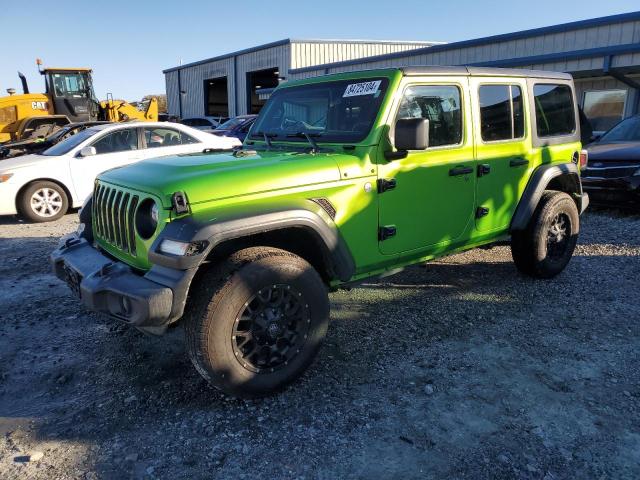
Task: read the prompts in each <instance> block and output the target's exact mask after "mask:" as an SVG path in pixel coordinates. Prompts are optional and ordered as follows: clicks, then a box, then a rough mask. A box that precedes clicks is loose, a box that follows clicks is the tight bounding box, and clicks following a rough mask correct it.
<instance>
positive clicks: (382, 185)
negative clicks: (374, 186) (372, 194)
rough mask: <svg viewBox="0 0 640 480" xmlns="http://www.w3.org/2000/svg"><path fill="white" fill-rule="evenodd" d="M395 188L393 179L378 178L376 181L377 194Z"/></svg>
mask: <svg viewBox="0 0 640 480" xmlns="http://www.w3.org/2000/svg"><path fill="white" fill-rule="evenodd" d="M394 188H396V179H395V178H379V179H378V193H383V192H386V191H387V190H393V189H394Z"/></svg>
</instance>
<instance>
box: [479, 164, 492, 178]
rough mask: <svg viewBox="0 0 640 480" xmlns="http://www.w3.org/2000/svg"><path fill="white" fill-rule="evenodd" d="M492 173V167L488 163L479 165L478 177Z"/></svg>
mask: <svg viewBox="0 0 640 480" xmlns="http://www.w3.org/2000/svg"><path fill="white" fill-rule="evenodd" d="M490 173H491V165H489V164H488V163H481V164H480V165H478V176H479V177H483V176H485V175H489V174H490Z"/></svg>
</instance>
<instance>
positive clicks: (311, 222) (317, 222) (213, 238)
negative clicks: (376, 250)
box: [149, 209, 355, 281]
mask: <svg viewBox="0 0 640 480" xmlns="http://www.w3.org/2000/svg"><path fill="white" fill-rule="evenodd" d="M296 227H298V228H305V229H307V230H309V231H311V232H312V233H314V234H315V235H316V236H317V238H318V240H319V241H320V243H321V244H322V245H323V247H324V249H325V252H324V253H325V257H326V258H327V259H328V260H329V262H330V265H328V266H329V267H330V268H329V271H330V272H332V273H333V274H334V275H335V276H336V277H337V278H338V279H340V280H341V281H347V280H349V279H350V278H351V277H352V276H353V274H354V272H355V263H354V260H353V257H352V256H351V253H350V252H349V249H348V248H347V246H346V244H345V243H344V240H342V238H341V237H340V234H339V233H338V229H337V228H336V227H335V226H334V225H329V224H328V223H327V222H326V221H325V220H324V219H323V218H322V217H320V216H319V215H318V214H316V213H314V212H311V211H309V210H304V209H293V210H275V211H272V212H265V213H262V214H260V215H255V216H251V217H243V216H239V217H237V218H231V219H225V220H216V221H214V222H213V223H210V224H205V223H201V222H198V221H196V220H194V219H193V217H185V218H183V219H177V220H174V221H173V222H170V223H169V224H168V225H167V226H166V227H165V228H164V229H163V230H162V232H161V233H160V235H158V237H157V238H156V240H155V241H154V242H153V245H152V246H151V249H150V250H149V261H150V262H151V263H153V264H154V265H160V266H164V267H168V268H173V269H178V270H187V269H191V268H195V267H197V266H198V265H200V263H201V262H202V261H203V260H204V259H205V258H207V256H208V255H209V254H210V253H211V251H212V250H214V249H215V248H216V246H217V245H219V244H220V243H222V242H225V241H227V240H233V239H239V238H242V237H247V236H250V235H254V234H258V233H265V232H268V231H274V230H282V229H287V228H296ZM164 239H171V240H176V241H180V242H194V241H203V240H206V241H208V242H209V246H208V248H207V249H206V250H204V251H203V252H202V253H200V254H198V255H193V256H176V255H168V254H165V253H161V252H160V250H159V247H160V243H161V242H162V241H163V240H164Z"/></svg>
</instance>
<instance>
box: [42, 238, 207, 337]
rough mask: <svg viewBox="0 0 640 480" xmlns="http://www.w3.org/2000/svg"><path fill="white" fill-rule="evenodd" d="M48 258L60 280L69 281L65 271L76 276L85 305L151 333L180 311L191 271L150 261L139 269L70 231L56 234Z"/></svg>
mask: <svg viewBox="0 0 640 480" xmlns="http://www.w3.org/2000/svg"><path fill="white" fill-rule="evenodd" d="M50 262H51V264H52V267H53V271H54V273H55V275H56V276H57V277H58V278H60V279H61V280H64V281H68V276H69V275H70V273H71V274H74V275H77V276H78V280H79V282H78V284H77V286H78V290H79V292H80V299H81V301H82V303H83V304H84V305H85V306H86V307H87V308H89V309H90V310H93V311H96V312H101V313H106V314H107V315H110V316H112V317H115V318H118V319H120V320H123V321H125V322H127V323H130V324H132V325H134V326H135V327H137V328H139V329H141V330H144V331H146V332H149V333H154V334H161V333H164V331H165V330H166V327H167V325H169V324H170V323H171V322H173V321H175V320H177V319H178V318H180V317H181V316H182V313H183V311H184V305H185V303H186V299H187V292H188V289H189V285H190V284H191V280H192V279H193V275H194V274H195V270H188V271H179V270H170V269H166V268H164V267H159V266H154V267H153V268H152V269H151V270H150V271H148V272H147V273H146V274H144V275H142V274H141V273H138V272H136V271H134V270H133V269H131V267H129V266H128V265H126V264H125V263H122V262H117V261H114V260H113V259H111V258H110V257H107V256H106V255H104V254H102V253H100V252H99V251H98V250H97V249H96V248H94V247H93V246H92V245H91V244H90V243H89V242H87V240H86V239H84V238H82V237H80V236H79V235H78V234H75V233H74V234H71V235H68V236H66V237H63V238H62V239H61V241H60V244H59V246H58V248H57V249H56V250H54V251H53V252H52V254H51V256H50ZM125 305H126V308H125Z"/></svg>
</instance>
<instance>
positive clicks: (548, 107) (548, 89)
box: [533, 83, 576, 137]
mask: <svg viewBox="0 0 640 480" xmlns="http://www.w3.org/2000/svg"><path fill="white" fill-rule="evenodd" d="M533 98H534V101H535V106H536V125H537V130H538V137H554V136H558V135H570V134H572V133H574V132H575V131H576V118H575V110H574V108H573V96H572V95H571V88H569V86H568V85H557V84H551V83H544V84H542V83H539V84H537V85H534V86H533Z"/></svg>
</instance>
